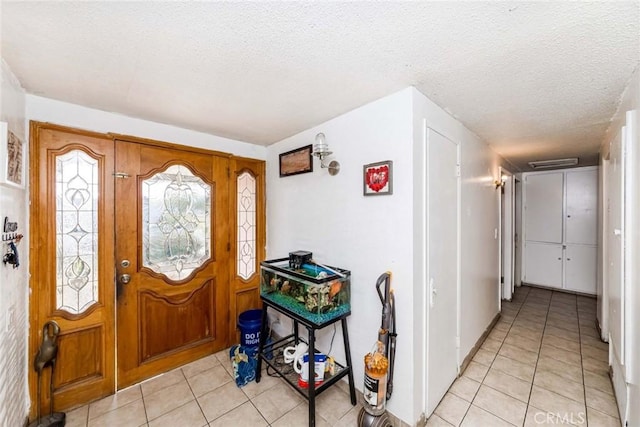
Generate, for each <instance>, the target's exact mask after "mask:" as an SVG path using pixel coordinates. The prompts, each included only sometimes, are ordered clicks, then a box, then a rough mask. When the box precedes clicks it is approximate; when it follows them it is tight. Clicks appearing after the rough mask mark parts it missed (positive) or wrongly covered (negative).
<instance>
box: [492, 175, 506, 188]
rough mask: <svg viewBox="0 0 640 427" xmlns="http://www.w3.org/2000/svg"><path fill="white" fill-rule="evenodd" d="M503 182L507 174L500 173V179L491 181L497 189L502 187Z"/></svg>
mask: <svg viewBox="0 0 640 427" xmlns="http://www.w3.org/2000/svg"><path fill="white" fill-rule="evenodd" d="M505 182H507V175H502V176H501V177H500V179H496V180H495V181H493V183H494V184H495V186H496V190H497V189H498V188H502V187H504V183H505Z"/></svg>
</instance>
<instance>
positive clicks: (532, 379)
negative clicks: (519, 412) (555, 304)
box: [522, 291, 553, 425]
mask: <svg viewBox="0 0 640 427" xmlns="http://www.w3.org/2000/svg"><path fill="white" fill-rule="evenodd" d="M529 294H530V293H529ZM529 294H528V295H527V298H529ZM552 299H553V291H551V296H550V297H549V303H548V304H547V313H546V314H545V318H544V327H543V328H542V337H541V338H540V345H539V346H538V357H536V364H535V365H534V367H533V377H532V378H531V387H530V388H529V398H528V399H527V409H526V412H525V415H524V421H523V423H522V424H523V425H524V423H525V422H526V421H527V412H529V407H530V406H531V395H532V394H533V384H534V382H535V380H536V373H537V371H538V363H539V362H540V353H541V352H542V341H543V340H544V331H545V330H546V329H547V322H548V321H549V307H550V306H551V300H552Z"/></svg>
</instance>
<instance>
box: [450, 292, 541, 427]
mask: <svg viewBox="0 0 640 427" xmlns="http://www.w3.org/2000/svg"><path fill="white" fill-rule="evenodd" d="M530 292H531V289H530V288H529V292H527V296H526V297H525V298H524V301H523V302H522V303H521V304H520V307H519V308H518V311H517V312H516V315H515V316H514V317H513V321H512V322H511V324H510V325H509V329H508V330H507V333H506V334H505V337H504V338H503V339H502V342H501V343H500V347H498V350H497V351H496V355H495V357H494V358H493V360H492V361H491V365H489V368H488V369H487V372H485V374H484V376H483V377H482V381H480V386H479V387H478V390H476V392H475V393H474V394H473V398H472V399H471V402H470V403H469V407H468V408H467V410H466V411H465V413H464V416H463V417H462V419H461V420H460V424H462V423H463V422H464V419H465V418H466V417H467V414H468V413H469V410H470V409H471V406H472V405H473V402H474V401H475V400H476V396H477V395H478V392H479V391H480V388H481V387H482V386H483V385H484V380H485V378H486V377H487V375H488V374H489V371H490V370H491V367H492V366H493V363H494V362H495V360H496V358H497V357H498V353H500V349H502V346H503V345H504V340H506V339H507V335H509V331H511V328H512V327H513V323H514V322H515V321H516V319H517V318H518V315H519V314H520V310H522V306H524V303H525V302H526V301H527V298H528V297H529V293H530ZM512 300H513V298H512ZM494 329H495V325H493V329H492V330H491V332H493V330H494ZM491 332H490V333H491ZM490 333H489V334H490ZM489 334H487V337H486V338H485V340H486V339H487V338H489ZM483 344H484V342H483ZM480 348H482V345H481V346H480ZM478 350H480V349H478ZM474 357H475V355H474ZM471 360H472V361H473V358H472V359H471ZM487 387H489V386H487ZM489 388H491V389H492V390H494V389H493V387H489ZM496 391H498V390H496ZM463 400H464V399H463ZM480 409H482V408H480ZM482 410H483V411H484V409H482ZM487 412H488V413H490V414H491V415H493V416H495V417H497V418H500V419H501V420H503V421H505V422H508V421H507V420H504V419H503V418H501V417H499V416H497V415H496V414H494V413H492V412H489V411H487Z"/></svg>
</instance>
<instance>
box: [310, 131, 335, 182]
mask: <svg viewBox="0 0 640 427" xmlns="http://www.w3.org/2000/svg"><path fill="white" fill-rule="evenodd" d="M332 153H333V152H332V151H329V145H328V144H327V141H326V137H325V136H324V133H322V132H320V133H319V134H317V135H316V143H315V144H314V145H313V153H312V154H313V155H314V156H316V157H317V158H319V159H320V167H321V168H326V169H328V170H329V175H332V176H333V175H338V172H340V163H338V161H337V160H331V162H329V164H328V165H327V164H325V162H324V159H325V157H327V156H330V155H331V154H332Z"/></svg>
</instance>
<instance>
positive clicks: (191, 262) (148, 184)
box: [142, 165, 211, 281]
mask: <svg viewBox="0 0 640 427" xmlns="http://www.w3.org/2000/svg"><path fill="white" fill-rule="evenodd" d="M210 235H211V185H209V184H207V183H206V182H204V181H203V180H202V178H200V177H199V176H196V175H194V174H193V172H191V170H190V169H189V168H187V167H185V166H182V165H173V166H170V167H168V168H167V169H166V170H164V171H162V172H159V173H157V174H155V175H152V176H151V177H149V178H147V179H145V180H143V181H142V265H143V266H144V267H147V268H149V269H151V270H152V271H153V272H155V273H159V274H162V275H165V276H166V277H167V278H169V279H171V280H175V281H180V280H184V279H186V278H187V277H189V275H190V274H191V273H193V271H194V270H195V269H197V268H198V267H200V266H202V265H203V264H204V263H205V262H206V261H207V260H209V259H210V258H211V250H210V247H211V243H210Z"/></svg>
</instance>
